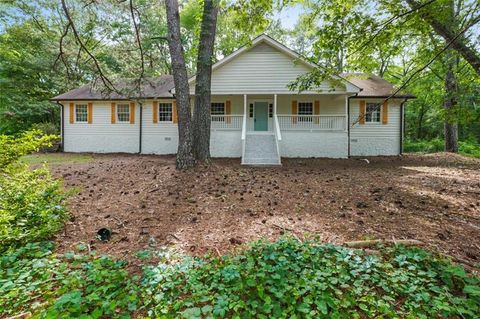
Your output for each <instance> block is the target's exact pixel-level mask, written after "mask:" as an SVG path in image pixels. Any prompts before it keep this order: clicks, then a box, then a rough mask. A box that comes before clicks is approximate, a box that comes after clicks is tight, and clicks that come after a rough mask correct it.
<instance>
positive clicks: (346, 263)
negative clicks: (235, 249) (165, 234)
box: [142, 238, 480, 318]
mask: <svg viewBox="0 0 480 319" xmlns="http://www.w3.org/2000/svg"><path fill="white" fill-rule="evenodd" d="M384 253H385V255H384V257H379V256H374V255H365V254H364V253H363V252H360V251H355V250H352V249H347V248H343V247H338V246H333V245H321V244H318V243H316V242H305V243H299V242H297V241H296V240H293V239H288V238H285V239H282V240H279V241H278V242H276V243H273V244H272V243H264V242H259V243H255V244H253V246H252V247H251V249H249V250H247V251H245V252H244V253H243V254H241V255H236V256H226V257H222V258H206V259H187V260H185V261H182V262H179V263H174V264H173V265H172V264H160V265H159V266H156V267H148V268H147V269H146V270H145V278H144V281H143V284H144V288H142V291H143V293H144V295H145V307H146V309H149V315H150V316H152V317H155V318H158V317H161V318H179V317H182V318H439V317H443V318H449V317H452V318H460V317H461V318H476V317H477V315H478V313H479V311H480V289H479V283H480V281H479V279H478V278H476V277H471V276H468V275H467V274H466V273H465V272H464V270H463V268H460V267H456V266H453V265H452V264H451V263H449V262H446V261H442V260H438V259H436V258H434V257H433V256H432V255H430V254H428V253H426V252H424V251H422V250H420V249H415V248H413V249H412V248H403V247H397V248H391V249H387V250H385V251H384Z"/></svg>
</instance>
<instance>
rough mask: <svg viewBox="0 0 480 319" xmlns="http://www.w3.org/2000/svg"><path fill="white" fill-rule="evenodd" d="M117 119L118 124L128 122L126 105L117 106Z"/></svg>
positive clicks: (127, 106)
mask: <svg viewBox="0 0 480 319" xmlns="http://www.w3.org/2000/svg"><path fill="white" fill-rule="evenodd" d="M117 119H118V121H119V122H129V121H130V105H128V104H118V105H117Z"/></svg>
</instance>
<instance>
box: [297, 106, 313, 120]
mask: <svg viewBox="0 0 480 319" xmlns="http://www.w3.org/2000/svg"><path fill="white" fill-rule="evenodd" d="M298 115H308V116H299V117H298V121H299V122H311V121H312V117H311V115H313V103H312V102H299V103H298Z"/></svg>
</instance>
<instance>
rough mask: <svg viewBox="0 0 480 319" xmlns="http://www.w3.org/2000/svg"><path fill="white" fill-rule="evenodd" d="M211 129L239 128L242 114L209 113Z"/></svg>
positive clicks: (240, 127)
mask: <svg viewBox="0 0 480 319" xmlns="http://www.w3.org/2000/svg"><path fill="white" fill-rule="evenodd" d="M211 117H212V121H211V125H210V128H211V129H212V130H241V129H242V123H243V114H228V115H211Z"/></svg>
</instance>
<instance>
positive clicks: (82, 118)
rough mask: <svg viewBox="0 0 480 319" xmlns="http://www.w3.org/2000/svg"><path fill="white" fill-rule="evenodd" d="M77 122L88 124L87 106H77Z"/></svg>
mask: <svg viewBox="0 0 480 319" xmlns="http://www.w3.org/2000/svg"><path fill="white" fill-rule="evenodd" d="M75 122H78V123H87V122H88V108H87V104H77V105H75Z"/></svg>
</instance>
